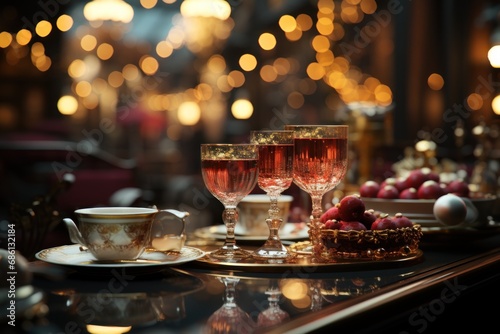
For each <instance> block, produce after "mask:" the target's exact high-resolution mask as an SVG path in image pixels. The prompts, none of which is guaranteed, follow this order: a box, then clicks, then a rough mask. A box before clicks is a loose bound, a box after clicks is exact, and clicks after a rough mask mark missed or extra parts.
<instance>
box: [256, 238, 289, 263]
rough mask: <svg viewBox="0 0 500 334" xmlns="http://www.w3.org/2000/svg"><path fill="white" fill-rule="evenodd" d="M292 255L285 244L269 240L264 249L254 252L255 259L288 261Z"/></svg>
mask: <svg viewBox="0 0 500 334" xmlns="http://www.w3.org/2000/svg"><path fill="white" fill-rule="evenodd" d="M289 256H291V254H290V253H289V252H288V249H287V248H286V247H285V246H283V244H282V243H281V242H279V241H276V240H268V241H267V242H266V243H265V244H264V245H263V246H262V247H260V248H258V249H256V250H255V251H254V252H253V257H255V258H258V259H266V260H268V259H286V258H288V257H289Z"/></svg>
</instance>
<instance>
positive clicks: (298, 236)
mask: <svg viewBox="0 0 500 334" xmlns="http://www.w3.org/2000/svg"><path fill="white" fill-rule="evenodd" d="M234 233H235V236H236V240H238V241H266V240H267V238H268V237H269V235H247V234H245V232H244V231H243V229H242V228H241V227H238V225H236V227H235V229H234ZM194 234H195V235H196V236H197V237H199V238H215V239H217V240H225V239H226V226H224V225H213V226H208V227H203V228H200V229H197V230H196V231H195V232H194ZM279 237H280V239H281V240H302V239H308V238H309V233H308V228H307V226H305V225H304V226H303V227H302V226H301V225H299V224H295V223H286V224H285V226H283V229H282V230H281V231H280V232H279Z"/></svg>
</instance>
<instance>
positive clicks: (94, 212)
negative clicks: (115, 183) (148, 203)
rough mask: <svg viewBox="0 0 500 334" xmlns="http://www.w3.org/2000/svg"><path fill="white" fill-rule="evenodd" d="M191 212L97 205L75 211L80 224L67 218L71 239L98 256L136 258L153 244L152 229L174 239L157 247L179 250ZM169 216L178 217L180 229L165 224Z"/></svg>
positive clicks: (182, 243) (107, 258)
mask: <svg viewBox="0 0 500 334" xmlns="http://www.w3.org/2000/svg"><path fill="white" fill-rule="evenodd" d="M188 215H189V214H188V213H187V212H181V211H177V210H172V209H165V210H158V209H153V208H139V207H96V208H85V209H78V210H76V211H75V216H76V218H77V220H78V223H79V226H78V227H77V225H76V224H75V223H74V222H73V220H71V219H70V218H65V219H63V221H64V223H65V224H66V227H67V228H68V232H69V236H70V239H71V241H72V242H74V243H78V244H81V245H82V246H85V247H86V248H87V249H88V250H89V251H90V253H91V254H92V255H93V256H94V257H95V258H96V259H97V260H135V259H137V258H138V257H139V256H141V254H142V253H143V252H144V251H145V250H146V248H148V247H151V246H152V245H153V240H154V239H152V238H151V235H152V234H151V233H152V231H155V232H154V233H155V238H162V240H163V239H165V240H167V239H173V240H174V242H170V243H160V244H159V245H160V246H164V247H163V248H161V247H160V249H157V250H160V251H167V250H173V251H179V250H180V249H181V248H182V247H183V245H184V241H185V238H186V237H185V234H184V231H185V225H186V222H185V217H187V216H188ZM168 217H170V218H174V220H175V222H176V225H177V226H175V229H176V231H171V229H170V228H165V227H164V226H165V225H167V224H165V223H164V221H163V220H164V219H166V218H168ZM170 223H171V221H169V224H170ZM165 230H167V231H168V232H165ZM158 231H160V232H158ZM159 233H163V234H161V235H160V234H159ZM155 249H156V247H155Z"/></svg>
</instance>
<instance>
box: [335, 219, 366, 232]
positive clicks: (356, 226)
mask: <svg viewBox="0 0 500 334" xmlns="http://www.w3.org/2000/svg"><path fill="white" fill-rule="evenodd" d="M340 224H341V227H340V229H341V230H344V231H352V230H355V231H364V230H366V226H365V225H363V224H362V223H360V222H358V221H350V222H346V221H342V222H340Z"/></svg>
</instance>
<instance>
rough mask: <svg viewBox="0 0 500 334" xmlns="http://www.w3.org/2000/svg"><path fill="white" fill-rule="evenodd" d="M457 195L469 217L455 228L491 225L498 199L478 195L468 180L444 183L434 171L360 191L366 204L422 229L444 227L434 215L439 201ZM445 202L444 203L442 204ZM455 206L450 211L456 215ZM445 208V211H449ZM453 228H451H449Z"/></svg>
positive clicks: (392, 179) (425, 170)
mask: <svg viewBox="0 0 500 334" xmlns="http://www.w3.org/2000/svg"><path fill="white" fill-rule="evenodd" d="M447 194H453V195H456V196H458V197H460V198H461V199H462V201H463V202H464V205H465V206H466V210H467V215H466V217H465V218H464V219H463V221H460V222H459V221H457V222H456V223H457V224H453V225H454V226H457V227H458V226H460V227H463V226H465V225H468V226H475V227H478V226H480V225H484V224H486V223H487V216H488V214H489V213H491V212H492V210H493V206H494V202H495V200H496V198H495V196H492V195H484V194H479V193H474V192H472V191H471V190H470V185H469V184H468V183H467V182H466V181H465V180H464V179H458V178H457V179H454V180H451V181H447V182H444V181H443V180H441V179H440V176H439V174H438V173H436V172H434V171H433V170H431V169H430V168H426V167H424V168H419V169H415V170H412V171H410V172H409V173H408V175H407V176H406V177H399V178H395V177H390V178H386V179H385V180H383V181H382V182H376V181H373V180H368V181H366V182H364V183H363V184H362V185H361V186H360V188H359V195H360V196H361V198H362V199H363V201H364V202H365V204H366V205H367V206H369V207H371V208H373V209H374V210H375V211H377V212H381V213H387V214H389V215H394V214H396V213H402V214H403V215H404V216H406V217H408V218H410V219H411V220H412V221H413V222H414V223H418V224H420V225H421V226H422V227H444V226H445V224H443V221H442V220H440V219H437V218H436V216H435V214H434V205H435V203H436V201H437V200H438V199H439V198H441V197H442V196H444V195H447ZM442 202H443V201H441V203H442ZM452 204H453V203H450V206H449V207H448V210H449V211H450V214H451V213H452V212H451V211H452ZM445 209H446V207H445V208H443V210H445ZM447 227H449V226H447Z"/></svg>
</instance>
